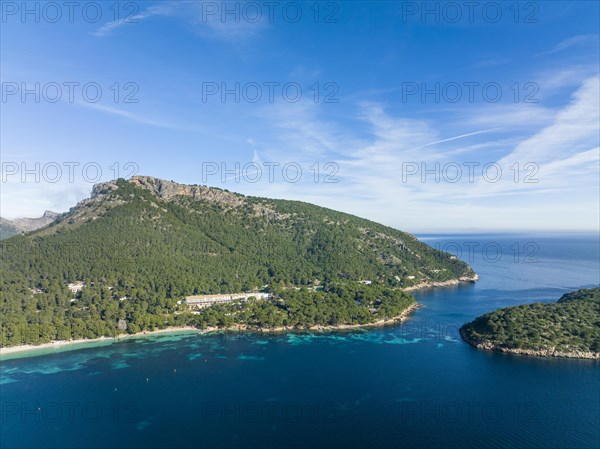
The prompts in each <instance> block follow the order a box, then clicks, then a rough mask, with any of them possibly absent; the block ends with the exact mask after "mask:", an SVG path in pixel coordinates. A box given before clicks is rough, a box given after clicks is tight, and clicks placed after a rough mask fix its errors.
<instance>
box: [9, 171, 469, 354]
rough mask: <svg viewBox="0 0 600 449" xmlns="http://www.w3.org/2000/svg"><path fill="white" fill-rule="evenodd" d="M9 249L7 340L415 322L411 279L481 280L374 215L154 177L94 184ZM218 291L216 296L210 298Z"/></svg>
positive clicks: (433, 282)
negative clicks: (410, 314) (171, 330)
mask: <svg viewBox="0 0 600 449" xmlns="http://www.w3.org/2000/svg"><path fill="white" fill-rule="evenodd" d="M0 251H1V253H2V255H3V257H2V258H1V260H0V268H1V270H2V274H3V276H2V280H1V284H0V294H1V296H0V305H1V306H2V323H1V327H2V329H1V330H2V333H1V340H0V346H1V347H3V348H4V347H9V346H18V345H39V344H43V343H49V342H53V341H74V340H80V339H97V338H100V337H109V338H110V337H116V336H120V335H128V334H138V333H140V332H152V331H155V330H161V329H168V328H180V327H193V328H198V329H202V330H206V329H231V328H239V329H252V330H277V329H279V330H285V329H321V328H339V327H341V326H364V325H375V324H378V323H387V322H390V321H393V320H397V319H404V318H405V317H406V315H407V313H408V312H409V311H410V310H412V309H413V308H414V307H415V300H414V298H413V297H412V296H411V295H410V293H409V291H410V290H414V289H416V288H423V287H428V286H445V285H455V284H457V283H459V282H474V281H476V280H477V275H476V274H475V273H474V272H473V270H472V269H471V268H470V267H469V266H468V265H467V264H466V263H464V262H462V261H461V260H458V259H457V258H456V257H453V256H452V255H451V254H449V253H445V252H441V251H438V250H436V249H434V248H432V247H431V246H429V245H426V244H425V243H423V242H420V241H419V240H417V238H416V237H414V236H413V235H411V234H408V233H405V232H402V231H399V230H397V229H393V228H390V227H387V226H384V225H381V224H378V223H374V222H372V221H369V220H366V219H363V218H359V217H356V216H353V215H349V214H346V213H342V212H337V211H334V210H331V209H326V208H323V207H319V206H315V205H312V204H308V203H303V202H299V201H286V200H275V199H267V198H258V197H250V196H244V195H241V194H237V193H232V192H229V191H227V190H221V189H218V188H213V187H207V186H200V185H185V184H179V183H176V182H173V181H166V180H162V179H158V178H152V177H148V176H135V177H133V178H131V179H130V180H124V179H119V180H115V181H111V182H106V183H101V184H97V185H95V186H94V188H93V190H92V195H91V197H90V198H87V199H84V200H83V201H81V202H80V203H78V204H77V205H76V206H74V207H73V208H71V210H70V211H69V212H67V213H64V214H61V215H59V216H58V217H56V218H55V219H54V220H53V221H52V222H51V223H49V224H48V225H47V226H45V227H43V228H41V229H37V230H34V231H32V232H29V233H26V234H24V235H16V236H13V237H10V238H8V239H6V240H2V241H1V242H0ZM237 292H240V293H237ZM206 295H209V296H210V297H211V298H216V299H218V301H215V304H214V305H212V304H210V306H209V307H198V305H199V303H198V301H201V302H204V301H205V300H206V299H207V298H206ZM221 295H225V296H221ZM234 296H235V298H234ZM192 298H196V304H195V306H196V307H192V306H193V305H194V304H193V303H194V301H193V300H192ZM224 298H225V299H227V298H230V299H231V301H229V299H227V300H224ZM234 299H235V300H234ZM203 305H206V304H203Z"/></svg>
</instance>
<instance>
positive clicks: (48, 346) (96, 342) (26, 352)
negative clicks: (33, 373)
mask: <svg viewBox="0 0 600 449" xmlns="http://www.w3.org/2000/svg"><path fill="white" fill-rule="evenodd" d="M187 332H190V333H193V332H202V330H201V329H198V328H196V327H193V326H177V327H169V328H166V329H158V330H154V331H141V332H137V333H135V334H119V335H118V336H116V337H98V338H80V339H77V340H56V341H51V342H49V343H42V344H40V345H18V346H9V347H7V348H0V358H2V359H4V357H6V356H12V355H17V354H19V357H14V358H20V357H33V356H36V355H45V354H52V353H53V352H62V351H69V350H73V349H82V348H87V347H90V346H104V345H111V344H113V343H116V342H118V341H121V340H129V339H132V338H144V337H151V336H154V335H160V334H175V333H187ZM38 351H39V352H40V354H32V353H33V352H38ZM10 358H11V359H12V358H13V357H10Z"/></svg>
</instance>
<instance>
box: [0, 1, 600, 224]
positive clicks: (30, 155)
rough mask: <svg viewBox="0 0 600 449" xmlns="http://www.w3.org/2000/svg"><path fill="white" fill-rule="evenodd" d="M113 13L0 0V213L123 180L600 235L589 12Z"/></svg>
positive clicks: (396, 6) (256, 6)
mask: <svg viewBox="0 0 600 449" xmlns="http://www.w3.org/2000/svg"><path fill="white" fill-rule="evenodd" d="M114 5H115V4H114V3H113V2H106V3H103V2H81V3H79V2H76V3H75V6H74V9H73V10H72V11H69V9H68V6H66V5H65V4H64V3H63V2H54V3H52V2H50V3H44V2H41V3H38V2H31V3H29V4H28V8H29V9H30V11H31V12H29V13H26V11H24V10H23V4H22V3H21V2H3V3H2V23H1V27H2V30H1V50H2V52H1V53H2V60H1V69H0V70H1V72H0V75H1V78H2V103H1V108H2V111H1V112H2V114H1V118H0V120H1V122H0V124H1V131H2V132H1V137H0V139H1V141H0V144H1V149H2V154H1V157H2V185H1V186H2V191H1V197H0V199H1V204H0V206H1V210H0V212H1V214H2V216H4V217H8V218H13V217H16V216H39V215H41V213H42V212H43V211H44V210H45V209H52V210H56V211H65V210H68V208H69V207H71V206H73V205H74V204H75V203H76V202H77V201H79V200H81V199H83V198H84V197H86V196H88V195H89V192H90V190H91V187H92V185H93V183H94V182H96V181H100V180H102V181H104V180H108V179H111V178H113V177H115V174H116V173H117V172H118V173H119V175H120V176H127V175H129V174H132V173H133V172H135V173H136V174H144V175H151V176H156V177H160V178H166V179H172V180H175V181H178V182H182V183H195V184H208V185H212V186H217V187H221V188H226V189H229V190H232V191H237V192H241V193H244V194H249V195H259V196H266V197H276V198H287V199H298V200H303V201H308V202H312V203H316V204H319V205H322V206H326V207H331V208H334V209H338V210H343V211H345V212H349V213H353V214H356V215H360V216H363V217H367V218H370V219H372V220H375V221H379V222H382V223H385V224H387V225H391V226H394V227H397V228H400V229H403V230H407V231H410V232H427V231H453V232H456V231H472V230H480V231H485V230H494V231H496V230H586V231H589V230H597V229H598V228H599V226H600V223H599V216H600V210H599V203H600V198H599V190H600V184H599V183H600V180H599V154H600V149H599V134H600V130H599V126H600V125H599V122H600V118H599V108H600V106H599V103H600V98H599V85H600V78H599V64H600V61H599V53H600V50H599V40H600V37H599V15H600V11H599V6H598V5H599V3H598V2H593V1H569V2H561V1H547V2H546V1H540V2H519V3H515V2H479V3H478V5H476V6H473V7H472V8H473V9H472V10H469V9H468V7H467V6H466V4H465V2H377V1H375V2H368V3H367V2H349V1H343V2H320V3H318V4H317V3H315V2H279V3H278V4H276V5H272V4H269V3H268V2H260V1H258V2H228V3H227V5H225V4H224V3H223V2H164V3H160V2H123V3H120V4H118V7H117V8H115V6H114ZM317 5H318V7H317ZM225 8H227V11H229V12H227V11H226V10H225ZM317 12H318V15H317ZM117 13H118V14H117ZM298 13H301V17H300V18H299V19H298V20H294V16H296V15H297V14H298ZM59 14H60V17H59ZM70 14H72V17H70ZM96 17H98V18H97V19H96ZM115 19H116V20H115ZM57 86H58V87H59V88H60V91H59V90H58V89H57ZM84 86H85V87H84ZM299 89H300V90H299ZM27 90H29V92H31V93H26V92H27ZM224 90H226V91H228V92H229V93H225V94H224V95H223V91H224ZM259 92H260V94H261V95H260V98H258V97H259V95H258V94H259ZM98 93H101V96H99V95H97V94H98ZM36 94H38V97H39V98H36ZM236 96H237V97H236ZM86 164H87V165H86ZM286 164H287V165H286ZM57 167H58V168H57ZM69 167H72V168H71V170H72V173H71V176H69V175H70V173H69V171H70V170H69ZM84 167H86V168H85V170H84ZM284 167H285V168H284ZM98 168H99V169H100V170H101V174H100V173H97V172H98V170H97V169H98ZM24 169H25V170H29V171H28V172H26V171H25V170H24ZM59 169H60V171H59ZM117 169H118V170H117ZM299 170H301V172H300V171H299Z"/></svg>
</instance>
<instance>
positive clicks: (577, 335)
mask: <svg viewBox="0 0 600 449" xmlns="http://www.w3.org/2000/svg"><path fill="white" fill-rule="evenodd" d="M460 335H461V336H462V338H463V339H464V340H465V341H466V342H467V343H469V344H471V345H472V346H474V347H476V348H479V349H485V350H492V351H500V352H506V353H512V354H526V355H533V356H542V357H571V358H584V359H600V288H591V289H582V290H577V291H574V292H571V293H566V294H564V295H563V296H562V297H561V298H560V299H559V300H558V302H556V303H550V304H547V303H534V304H524V305H521V306H515V307H507V308H503V309H499V310H496V311H495V312H490V313H486V314H485V315H483V316H480V317H478V318H476V319H475V320H474V321H472V322H470V323H467V324H465V325H464V326H462V327H461V328H460Z"/></svg>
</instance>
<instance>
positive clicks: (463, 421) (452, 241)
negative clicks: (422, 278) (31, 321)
mask: <svg viewBox="0 0 600 449" xmlns="http://www.w3.org/2000/svg"><path fill="white" fill-rule="evenodd" d="M420 238H422V239H423V240H424V241H426V242H427V243H429V244H431V245H433V246H437V247H438V248H440V249H443V250H446V251H449V252H451V253H454V254H457V255H458V256H459V257H461V258H462V259H463V260H465V261H467V262H469V263H470V264H471V265H472V266H473V268H474V269H475V270H476V271H477V272H478V274H479V275H480V276H481V280H480V281H479V282H478V283H477V284H475V285H465V286H459V287H456V288H447V289H438V290H435V291H423V292H419V293H417V299H418V301H419V302H420V303H421V304H423V306H424V307H423V308H421V309H419V310H417V311H416V312H415V313H414V315H413V317H412V319H411V320H410V321H408V322H407V323H405V324H404V325H401V326H393V327H385V328H381V329H373V330H361V331H353V332H335V333H312V334H310V333H294V334H282V335H273V336H270V335H258V334H215V335H210V336H198V335H195V334H189V333H188V334H178V335H172V334H171V335H163V336H157V337H150V338H143V339H138V340H128V341H122V342H118V343H114V344H110V345H105V346H100V347H88V348H84V349H78V350H74V351H68V352H56V353H53V354H47V355H42V356H38V357H32V358H25V359H15V360H4V361H2V363H1V367H0V376H1V379H0V380H1V384H0V400H1V413H2V415H1V422H0V424H1V425H0V446H1V447H3V448H12V447H26V448H33V447H47V448H86V447H90V448H91V447H94V448H106V447H139V448H142V447H145V448H154V447H157V448H158V447H161V448H184V447H190V448H191V447H206V448H235V447H256V448H271V447H273V448H274V447H282V446H285V447H298V448H305V447H340V448H342V447H343V448H388V447H390V448H391V447H398V448H401V447H406V448H437V447H440V448H441V447H444V448H455V447H456V448H459V447H467V448H478V449H483V448H499V447H502V448H513V447H514V448H525V447H528V448H541V447H553V448H598V447H600V364H599V363H598V362H595V361H589V360H567V359H539V358H532V357H523V356H512V355H504V354H494V353H487V352H481V351H477V350H475V349H473V348H471V347H470V346H468V345H467V344H465V343H464V342H462V341H461V340H460V337H459V336H458V327H460V325H462V324H463V323H465V322H467V321H470V320H472V319H473V318H475V317H476V316H478V315H480V314H482V313H484V312H487V311H491V310H494V309H496V308H499V307H504V306H512V305H517V304H523V303H528V302H534V301H542V302H553V301H556V300H557V299H558V298H559V297H560V295H562V294H563V293H565V292H567V291H570V290H574V289H577V288H582V287H593V286H597V285H598V284H599V282H600V279H599V273H600V266H599V260H600V254H599V241H598V236H589V235H587V236H586V235H583V234H582V235H578V236H564V235H563V236H561V235H544V234H539V235H519V236H511V235H506V234H505V235H491V234H486V235H473V236H464V235H460V236H452V235H447V236H439V235H436V236H434V235H423V236H420Z"/></svg>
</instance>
